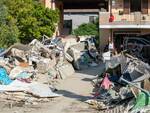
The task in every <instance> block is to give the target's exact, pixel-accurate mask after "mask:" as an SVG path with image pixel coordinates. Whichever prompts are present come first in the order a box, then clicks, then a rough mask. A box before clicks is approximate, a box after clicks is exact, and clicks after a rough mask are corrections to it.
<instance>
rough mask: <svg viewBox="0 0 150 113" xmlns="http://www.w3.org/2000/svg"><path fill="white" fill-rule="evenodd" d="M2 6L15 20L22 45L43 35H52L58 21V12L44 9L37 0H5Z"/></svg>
mask: <svg viewBox="0 0 150 113" xmlns="http://www.w3.org/2000/svg"><path fill="white" fill-rule="evenodd" d="M4 4H5V5H6V6H7V7H8V10H9V13H10V14H11V16H12V17H13V18H15V19H16V20H17V23H16V25H17V27H18V29H19V32H20V34H19V39H20V40H21V42H22V43H29V42H30V41H32V40H33V39H35V38H36V39H40V38H41V36H42V35H44V34H45V35H48V36H52V35H53V33H54V31H55V28H56V23H58V21H59V11H58V10H51V9H48V8H45V7H44V6H43V5H42V4H41V3H39V2H37V0H7V1H6V0H5V2H4Z"/></svg>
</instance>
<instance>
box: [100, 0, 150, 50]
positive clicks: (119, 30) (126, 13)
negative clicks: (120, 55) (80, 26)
mask: <svg viewBox="0 0 150 113" xmlns="http://www.w3.org/2000/svg"><path fill="white" fill-rule="evenodd" d="M106 1H107V2H108V5H107V6H106V9H108V10H105V11H100V12H99V23H100V25H99V28H100V47H101V48H102V50H103V49H104V47H105V45H106V44H108V40H109V38H110V39H112V40H113V42H114V44H115V47H116V48H119V47H120V45H121V44H122V42H123V38H124V37H132V36H136V35H142V34H146V33H150V0H106Z"/></svg>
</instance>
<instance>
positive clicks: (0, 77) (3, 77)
mask: <svg viewBox="0 0 150 113" xmlns="http://www.w3.org/2000/svg"><path fill="white" fill-rule="evenodd" d="M11 82H12V80H11V79H10V78H9V76H8V74H7V71H6V69H4V68H0V84H3V85H9V84H10V83H11Z"/></svg>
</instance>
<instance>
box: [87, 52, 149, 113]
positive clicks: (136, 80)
mask: <svg viewBox="0 0 150 113" xmlns="http://www.w3.org/2000/svg"><path fill="white" fill-rule="evenodd" d="M108 54H109V53H105V54H104V62H105V71H104V72H101V73H100V74H99V75H98V76H97V77H96V78H95V79H94V80H93V81H92V83H93V85H94V90H93V95H94V96H93V99H91V100H87V101H86V102H87V103H89V104H90V105H91V107H94V108H95V109H98V110H100V113H129V112H130V113H141V112H142V113H143V112H144V113H147V112H150V66H149V65H148V64H146V63H144V62H143V61H141V60H139V59H137V58H134V57H132V56H131V55H129V54H120V55H116V56H112V57H110V58H108V56H109V55H108Z"/></svg>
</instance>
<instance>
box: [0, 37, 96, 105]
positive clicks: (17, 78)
mask: <svg viewBox="0 0 150 113" xmlns="http://www.w3.org/2000/svg"><path fill="white" fill-rule="evenodd" d="M68 43H69V44H68ZM90 44H91V43H89V42H88V45H87V46H88V48H86V44H85V43H84V42H75V43H73V44H70V41H68V42H65V43H64V42H63V41H62V39H61V38H59V37H58V38H54V39H53V38H52V39H49V38H47V37H46V39H43V41H41V42H40V41H38V40H36V39H34V40H33V41H32V42H31V43H29V44H28V45H23V44H15V45H12V46H11V47H9V48H8V49H7V50H3V51H1V53H0V101H5V102H10V103H12V102H13V103H18V102H21V103H24V104H37V103H38V102H45V101H49V99H50V97H58V96H61V95H59V94H57V92H54V91H56V88H55V84H56V83H57V80H59V79H65V78H66V77H68V76H70V75H72V74H73V73H74V72H75V70H74V68H75V69H81V64H80V62H81V59H82V63H83V64H85V65H87V64H89V65H88V66H90V65H91V66H97V64H96V63H95V62H96V60H97V58H96V55H97V53H96V51H92V52H91V53H88V52H89V51H90V49H91V48H89V45H90ZM93 47H94V46H93ZM90 54H91V55H93V57H90ZM85 62H86V63H85ZM68 72H69V73H68Z"/></svg>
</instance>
